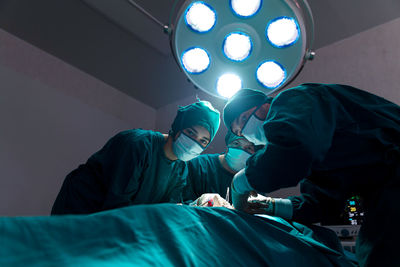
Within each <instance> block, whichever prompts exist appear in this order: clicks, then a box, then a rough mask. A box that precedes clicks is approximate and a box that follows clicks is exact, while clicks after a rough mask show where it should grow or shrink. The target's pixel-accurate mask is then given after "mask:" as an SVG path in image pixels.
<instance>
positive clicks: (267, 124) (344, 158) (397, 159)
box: [223, 84, 400, 266]
mask: <svg viewBox="0 0 400 267" xmlns="http://www.w3.org/2000/svg"><path fill="white" fill-rule="evenodd" d="M223 118H224V123H225V125H226V126H227V127H228V128H229V129H231V130H232V132H233V133H235V134H237V135H239V136H245V137H246V138H247V139H248V140H249V141H252V142H254V143H255V144H264V145H265V148H264V149H262V150H260V151H258V152H256V153H255V154H254V155H253V156H252V157H250V158H249V160H248V161H247V166H246V168H245V170H243V171H240V172H239V173H238V174H236V175H235V177H234V180H233V183H232V199H233V204H234V206H235V207H236V208H237V209H240V210H244V211H247V212H250V213H258V212H260V211H264V212H265V213H268V214H273V215H277V216H281V217H283V218H286V219H292V220H295V221H299V222H302V223H314V222H323V221H327V222H329V218H333V217H334V216H338V214H339V213H340V212H341V211H342V210H343V208H344V204H345V200H346V199H347V198H348V197H350V196H352V195H356V194H357V195H361V196H362V197H363V198H364V205H365V206H364V208H365V210H366V216H365V221H364V224H363V225H362V227H361V230H360V234H359V236H358V238H357V249H356V254H357V258H358V260H359V263H360V265H361V266H400V257H399V255H398V249H397V247H398V242H399V240H400V232H399V230H398V229H397V228H398V222H399V221H400V205H399V204H398V198H399V195H400V107H399V106H398V105H396V104H394V103H391V102H389V101H387V100H385V99H383V98H381V97H379V96H376V95H373V94H370V93H368V92H365V91H362V90H359V89H357V88H354V87H351V86H347V85H339V84H303V85H300V86H298V87H295V88H292V89H288V90H286V91H283V92H281V93H280V94H279V95H277V96H276V97H275V98H274V99H272V98H270V97H267V96H265V95H264V94H263V93H262V92H260V91H256V90H250V89H243V90H240V91H239V92H238V93H237V94H236V95H234V96H233V97H232V98H231V99H230V100H229V101H228V103H227V104H226V106H225V108H224V114H223ZM299 182H300V190H301V193H302V194H301V196H294V197H290V198H288V199H284V200H282V199H279V200H276V199H272V198H267V199H264V200H262V201H257V200H256V201H254V200H249V199H251V198H249V195H252V196H256V195H257V194H256V193H255V192H263V193H269V192H272V191H274V190H277V189H279V188H283V187H290V186H295V185H297V184H298V183H299Z"/></svg>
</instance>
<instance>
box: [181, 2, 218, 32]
mask: <svg viewBox="0 0 400 267" xmlns="http://www.w3.org/2000/svg"><path fill="white" fill-rule="evenodd" d="M185 21H186V23H187V25H188V26H189V27H190V28H191V29H192V30H194V31H197V32H207V31H209V30H211V28H212V27H213V26H214V25H215V22H216V15H215V11H214V10H212V9H211V8H210V6H208V5H207V4H205V3H204V2H202V1H196V2H194V3H192V4H191V5H190V6H189V7H188V9H187V11H186V13H185Z"/></svg>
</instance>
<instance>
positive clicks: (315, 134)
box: [246, 89, 335, 193]
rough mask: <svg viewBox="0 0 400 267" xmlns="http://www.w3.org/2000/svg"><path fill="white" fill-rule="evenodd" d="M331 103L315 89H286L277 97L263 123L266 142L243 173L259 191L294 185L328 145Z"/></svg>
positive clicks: (332, 118) (332, 124)
mask: <svg viewBox="0 0 400 267" xmlns="http://www.w3.org/2000/svg"><path fill="white" fill-rule="evenodd" d="M334 110H335V108H334V103H332V102H331V101H329V99H327V98H326V97H324V96H323V95H321V94H316V93H305V92H303V91H299V90H293V89H292V90H287V91H284V92H283V93H281V94H280V95H278V96H277V97H276V99H275V100H274V101H273V102H272V104H271V106H270V110H269V113H268V116H267V119H266V121H265V123H264V132H265V135H266V137H267V145H266V146H265V148H264V149H262V150H260V151H258V152H256V153H255V154H254V155H253V156H252V157H250V158H249V160H248V161H247V166H246V176H247V178H248V181H249V183H250V185H251V186H252V187H253V188H254V189H256V190H257V191H260V192H265V193H269V192H272V191H274V190H277V189H280V188H283V187H290V186H295V185H297V183H298V182H299V181H300V180H302V179H303V178H304V177H307V176H308V175H309V174H310V173H311V167H312V165H313V164H314V163H315V162H318V161H322V160H323V158H324V156H325V154H326V152H327V151H328V149H329V148H330V145H331V142H332V138H333V134H334V130H335V112H334Z"/></svg>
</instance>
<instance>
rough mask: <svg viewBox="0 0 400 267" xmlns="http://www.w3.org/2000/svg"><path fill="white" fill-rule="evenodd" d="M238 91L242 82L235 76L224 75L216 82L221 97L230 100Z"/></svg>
mask: <svg viewBox="0 0 400 267" xmlns="http://www.w3.org/2000/svg"><path fill="white" fill-rule="evenodd" d="M240 89H242V80H241V79H240V77H239V76H237V75H235V74H231V73H227V74H224V75H222V76H221V77H219V79H218V81H217V91H218V93H219V94H220V95H221V96H222V97H226V98H230V97H231V96H233V95H234V94H235V93H236V92H237V91H239V90H240Z"/></svg>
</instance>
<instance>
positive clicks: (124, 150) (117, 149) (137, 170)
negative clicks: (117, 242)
mask: <svg viewBox="0 0 400 267" xmlns="http://www.w3.org/2000/svg"><path fill="white" fill-rule="evenodd" d="M93 157H95V158H96V161H97V162H100V166H99V171H100V172H102V174H101V175H102V176H103V177H105V181H103V182H104V187H105V195H106V196H105V200H104V203H103V205H102V209H103V210H107V209H113V208H118V207H124V206H128V205H130V204H131V202H132V197H133V196H134V195H135V194H136V193H137V191H138V188H139V178H140V177H141V174H142V172H143V169H144V168H145V166H144V165H145V164H144V162H146V160H145V159H146V158H147V157H148V155H147V153H146V150H145V149H144V144H143V143H142V141H137V140H134V138H133V137H132V136H131V135H122V134H121V133H120V134H118V135H116V136H115V137H113V138H112V139H111V140H110V141H108V142H107V144H106V145H105V146H104V147H103V148H102V150H100V151H99V152H98V153H96V154H95V155H93Z"/></svg>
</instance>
